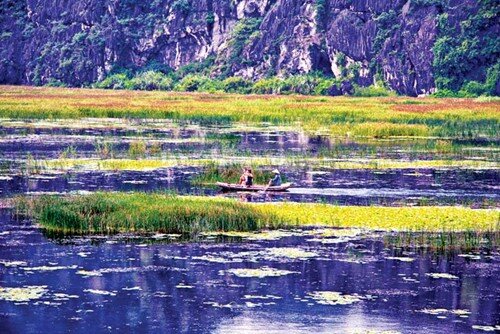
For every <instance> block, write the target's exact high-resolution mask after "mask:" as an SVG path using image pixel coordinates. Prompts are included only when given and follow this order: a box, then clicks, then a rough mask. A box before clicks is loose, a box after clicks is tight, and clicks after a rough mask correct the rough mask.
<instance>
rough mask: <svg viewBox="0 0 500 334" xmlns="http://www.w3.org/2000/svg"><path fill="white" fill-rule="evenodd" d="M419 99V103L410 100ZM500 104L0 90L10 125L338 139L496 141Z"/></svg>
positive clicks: (0, 111)
mask: <svg viewBox="0 0 500 334" xmlns="http://www.w3.org/2000/svg"><path fill="white" fill-rule="evenodd" d="M410 101H414V102H410ZM499 108H500V102H499V101H498V100H494V99H493V100H489V101H484V102H483V101H475V100H472V99H435V98H425V99H409V98H407V97H401V98H399V97H386V98H355V97H354V98H353V97H335V98H332V97H321V98H318V97H311V96H309V97H306V96H298V95H291V96H269V95H264V96H254V95H236V94H200V93H172V92H135V91H110V90H97V89H94V90H89V89H63V88H48V87H44V88H39V87H37V88H33V87H13V86H2V87H0V117H3V118H9V119H62V118H67V119H81V118H88V117H93V118H126V119H171V120H174V121H186V122H196V123H197V124H202V125H232V124H234V123H245V124H247V125H248V124H261V123H269V124H273V125H295V126H298V127H299V128H301V129H304V130H306V131H308V132H321V133H325V134H334V135H339V136H358V135H360V136H371V137H386V136H428V135H432V136H438V137H466V138H471V137H478V136H484V137H493V138H496V137H497V136H498V132H499V131H500V115H499V112H498V111H499Z"/></svg>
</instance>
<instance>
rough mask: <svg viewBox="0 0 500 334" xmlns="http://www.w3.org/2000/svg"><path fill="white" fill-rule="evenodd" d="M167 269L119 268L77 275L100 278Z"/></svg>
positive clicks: (151, 267) (82, 271)
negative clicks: (110, 274)
mask: <svg viewBox="0 0 500 334" xmlns="http://www.w3.org/2000/svg"><path fill="white" fill-rule="evenodd" d="M165 269H167V268H166V267H160V266H144V267H117V268H101V269H98V270H79V271H77V272H76V273H77V274H78V275H82V276H83V277H99V276H102V275H103V274H109V273H132V272H146V271H158V270H165Z"/></svg>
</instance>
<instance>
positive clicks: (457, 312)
mask: <svg viewBox="0 0 500 334" xmlns="http://www.w3.org/2000/svg"><path fill="white" fill-rule="evenodd" d="M416 312H420V313H425V314H432V315H443V314H454V315H458V316H460V317H468V316H469V315H470V314H471V312H470V311H469V310H462V309H455V310H447V309H445V308H435V309H428V308H424V309H422V310H417V311H416Z"/></svg>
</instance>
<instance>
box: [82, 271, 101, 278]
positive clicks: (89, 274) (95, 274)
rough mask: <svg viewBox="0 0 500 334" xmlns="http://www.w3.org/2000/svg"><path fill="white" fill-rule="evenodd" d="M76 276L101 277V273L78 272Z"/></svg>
mask: <svg viewBox="0 0 500 334" xmlns="http://www.w3.org/2000/svg"><path fill="white" fill-rule="evenodd" d="M76 273H77V275H82V276H84V277H97V276H102V273H101V272H100V271H98V270H78V271H77V272H76Z"/></svg>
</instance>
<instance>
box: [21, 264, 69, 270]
mask: <svg viewBox="0 0 500 334" xmlns="http://www.w3.org/2000/svg"><path fill="white" fill-rule="evenodd" d="M76 268H78V266H76V265H73V266H40V267H23V268H22V269H23V270H25V271H55V270H67V269H76Z"/></svg>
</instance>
